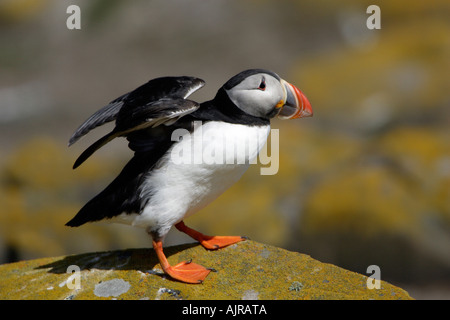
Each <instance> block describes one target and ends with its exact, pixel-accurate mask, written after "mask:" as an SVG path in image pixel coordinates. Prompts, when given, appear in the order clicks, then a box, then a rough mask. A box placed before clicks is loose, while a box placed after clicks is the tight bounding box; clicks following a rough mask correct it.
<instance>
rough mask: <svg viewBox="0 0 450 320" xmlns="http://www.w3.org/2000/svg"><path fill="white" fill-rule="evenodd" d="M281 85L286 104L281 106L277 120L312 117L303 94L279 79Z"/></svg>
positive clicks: (309, 105) (309, 106)
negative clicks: (284, 91) (284, 90)
mask: <svg viewBox="0 0 450 320" xmlns="http://www.w3.org/2000/svg"><path fill="white" fill-rule="evenodd" d="M281 83H282V84H283V85H284V87H285V89H286V102H285V103H284V105H283V106H281V110H280V113H279V114H278V118H280V119H283V120H285V119H297V118H304V117H312V115H313V111H312V108H311V104H310V103H309V101H308V99H307V98H306V96H305V95H304V94H303V92H301V91H300V90H299V89H298V88H297V87H296V86H294V85H292V84H290V83H289V82H287V81H284V80H283V79H281Z"/></svg>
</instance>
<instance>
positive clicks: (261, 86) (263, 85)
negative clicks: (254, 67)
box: [258, 78, 266, 91]
mask: <svg viewBox="0 0 450 320" xmlns="http://www.w3.org/2000/svg"><path fill="white" fill-rule="evenodd" d="M258 89H259V90H262V91H264V90H266V79H264V78H262V79H261V83H260V84H259V87H258Z"/></svg>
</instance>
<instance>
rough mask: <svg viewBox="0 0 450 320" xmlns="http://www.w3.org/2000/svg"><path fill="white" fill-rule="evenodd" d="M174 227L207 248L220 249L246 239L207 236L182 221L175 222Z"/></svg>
mask: <svg viewBox="0 0 450 320" xmlns="http://www.w3.org/2000/svg"><path fill="white" fill-rule="evenodd" d="M175 227H176V228H177V229H178V230H180V231H181V232H184V233H186V234H187V235H188V236H190V237H192V238H194V239H195V240H197V241H198V242H200V244H201V245H202V246H203V247H205V248H206V249H209V250H215V249H220V248H223V247H226V246H229V245H231V244H234V243H237V242H240V241H243V240H246V239H247V238H245V237H240V236H207V235H204V234H203V233H200V232H198V231H196V230H194V229H191V228H189V227H188V226H186V225H185V224H184V222H183V221H181V222H179V223H177V224H176V225H175Z"/></svg>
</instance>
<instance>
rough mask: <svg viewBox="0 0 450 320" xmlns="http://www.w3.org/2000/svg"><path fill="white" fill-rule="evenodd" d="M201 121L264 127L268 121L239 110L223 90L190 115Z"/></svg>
mask: <svg viewBox="0 0 450 320" xmlns="http://www.w3.org/2000/svg"><path fill="white" fill-rule="evenodd" d="M192 115H193V116H196V117H198V118H202V120H209V121H223V122H229V123H235V124H245V125H253V126H266V125H269V124H270V120H269V119H264V118H260V117H255V116H252V115H249V114H248V113H245V112H244V111H242V110H241V109H239V108H238V107H237V106H236V105H235V104H234V103H233V102H232V101H231V99H230V98H229V97H228V95H227V93H226V92H225V89H223V88H220V89H219V91H217V94H216V96H215V97H214V99H212V100H209V101H206V102H203V103H202V104H201V105H200V108H199V109H198V110H197V111H195V113H193V114H192Z"/></svg>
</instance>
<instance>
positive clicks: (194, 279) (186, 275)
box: [163, 261, 212, 283]
mask: <svg viewBox="0 0 450 320" xmlns="http://www.w3.org/2000/svg"><path fill="white" fill-rule="evenodd" d="M163 270H164V272H165V273H167V274H168V275H169V276H171V277H172V278H174V279H176V280H179V281H182V282H186V283H202V282H203V281H204V280H205V278H206V276H207V275H208V274H209V273H210V272H211V270H212V269H207V268H205V267H203V266H201V265H199V264H196V263H193V262H191V261H183V262H180V263H179V264H177V265H175V266H173V267H172V266H170V265H169V266H168V267H166V268H164V267H163Z"/></svg>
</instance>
